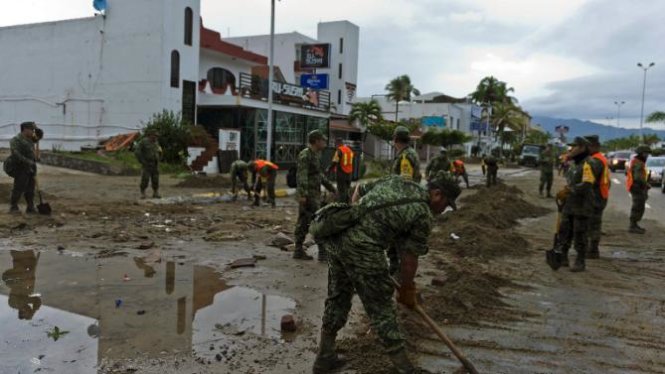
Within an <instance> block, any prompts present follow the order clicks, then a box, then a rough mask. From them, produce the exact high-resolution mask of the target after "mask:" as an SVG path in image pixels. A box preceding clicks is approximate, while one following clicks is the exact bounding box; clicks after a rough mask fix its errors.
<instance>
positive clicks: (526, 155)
mask: <svg viewBox="0 0 665 374" xmlns="http://www.w3.org/2000/svg"><path fill="white" fill-rule="evenodd" d="M543 148H544V147H543V146H542V145H540V144H523V145H522V152H521V153H520V157H519V160H518V161H517V163H518V164H520V165H522V166H533V167H536V166H538V165H539V164H540V152H541V151H542V150H543Z"/></svg>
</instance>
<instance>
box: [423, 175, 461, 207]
mask: <svg viewBox="0 0 665 374" xmlns="http://www.w3.org/2000/svg"><path fill="white" fill-rule="evenodd" d="M427 187H428V188H430V189H431V188H436V189H439V190H441V191H442V192H443V194H444V195H445V196H446V198H447V199H448V205H450V207H451V208H453V210H457V204H456V203H455V199H457V197H458V196H459V195H460V194H461V193H462V189H461V188H460V187H459V184H457V182H456V181H455V179H453V178H452V177H451V176H450V173H446V172H445V171H443V170H439V171H438V172H436V174H434V175H433V176H432V177H431V178H430V180H429V183H428V184H427Z"/></svg>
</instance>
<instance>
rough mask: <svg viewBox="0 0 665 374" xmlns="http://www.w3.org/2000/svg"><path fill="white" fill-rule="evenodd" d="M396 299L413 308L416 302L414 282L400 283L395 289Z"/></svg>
mask: <svg viewBox="0 0 665 374" xmlns="http://www.w3.org/2000/svg"><path fill="white" fill-rule="evenodd" d="M397 301H398V302H399V303H401V304H403V305H405V306H407V307H409V308H411V309H413V307H415V306H416V304H418V301H417V299H416V284H415V283H411V284H410V285H402V286H401V287H400V288H399V290H398V291H397Z"/></svg>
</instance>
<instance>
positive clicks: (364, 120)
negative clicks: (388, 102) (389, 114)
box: [349, 99, 383, 129]
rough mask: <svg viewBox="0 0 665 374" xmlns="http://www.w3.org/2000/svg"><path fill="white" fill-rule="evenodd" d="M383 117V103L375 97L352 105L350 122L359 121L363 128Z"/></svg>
mask: <svg viewBox="0 0 665 374" xmlns="http://www.w3.org/2000/svg"><path fill="white" fill-rule="evenodd" d="M382 119H383V115H381V105H379V102H378V101H376V100H374V99H372V100H370V101H368V102H364V103H355V104H353V105H352V106H351V113H349V122H353V121H358V122H359V123H360V126H361V127H362V128H363V129H366V128H367V126H368V125H369V124H371V123H374V122H376V121H381V120H382Z"/></svg>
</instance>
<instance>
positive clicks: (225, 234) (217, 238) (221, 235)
mask: <svg viewBox="0 0 665 374" xmlns="http://www.w3.org/2000/svg"><path fill="white" fill-rule="evenodd" d="M244 239H246V237H245V236H244V235H241V234H235V233H233V232H230V231H217V232H213V233H211V234H208V235H206V236H204V237H203V240H205V241H207V242H229V241H239V240H244Z"/></svg>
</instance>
